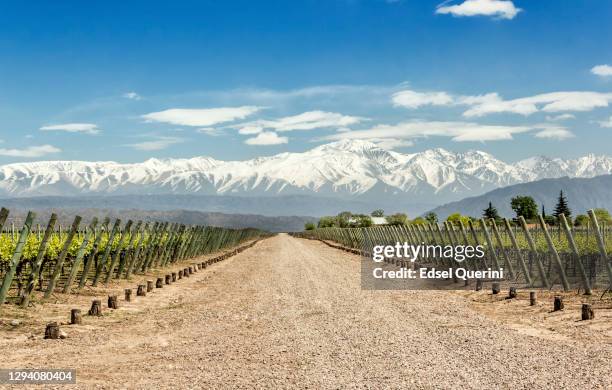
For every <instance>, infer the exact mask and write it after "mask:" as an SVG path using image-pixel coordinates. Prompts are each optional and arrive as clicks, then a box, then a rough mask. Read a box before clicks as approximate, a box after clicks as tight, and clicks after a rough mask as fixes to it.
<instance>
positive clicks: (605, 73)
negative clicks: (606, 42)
mask: <svg viewBox="0 0 612 390" xmlns="http://www.w3.org/2000/svg"><path fill="white" fill-rule="evenodd" d="M591 73H593V74H594V75H596V76H600V77H611V76H612V66H610V65H606V64H604V65H595V66H594V67H592V68H591Z"/></svg>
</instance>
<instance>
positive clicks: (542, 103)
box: [459, 91, 612, 118]
mask: <svg viewBox="0 0 612 390" xmlns="http://www.w3.org/2000/svg"><path fill="white" fill-rule="evenodd" d="M610 101H612V93H600V92H589V91H571V92H551V93H544V94H540V95H534V96H530V97H524V98H518V99H512V100H504V99H502V98H501V97H500V96H499V95H498V94H497V93H492V94H487V95H484V96H482V97H480V101H476V100H474V99H470V97H467V98H463V99H459V104H462V103H463V104H468V105H471V108H469V109H468V110H467V111H465V112H464V113H463V116H465V117H468V118H469V117H480V116H483V115H487V114H494V113H514V114H520V115H525V116H527V115H531V114H533V113H535V112H538V111H545V112H563V111H591V110H594V109H595V108H601V107H608V104H609V103H610Z"/></svg>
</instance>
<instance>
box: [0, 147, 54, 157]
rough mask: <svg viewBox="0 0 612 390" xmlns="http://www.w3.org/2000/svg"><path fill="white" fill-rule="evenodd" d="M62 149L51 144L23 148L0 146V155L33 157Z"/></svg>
mask: <svg viewBox="0 0 612 390" xmlns="http://www.w3.org/2000/svg"><path fill="white" fill-rule="evenodd" d="M61 151H62V150H61V149H59V148H56V147H55V146H53V145H40V146H28V147H27V148H25V149H5V148H0V156H7V157H25V158H35V157H42V156H44V155H47V154H52V153H59V152H61Z"/></svg>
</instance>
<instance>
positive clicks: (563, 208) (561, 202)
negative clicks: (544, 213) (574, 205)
mask: <svg viewBox="0 0 612 390" xmlns="http://www.w3.org/2000/svg"><path fill="white" fill-rule="evenodd" d="M561 214H563V215H565V218H567V219H568V220H569V221H571V219H572V210H570V208H569V206H568V204H567V199H566V198H565V196H564V195H563V191H561V192H559V198H558V199H557V205H556V206H555V212H554V213H553V215H554V216H555V218H556V219H559V216H560V215H561Z"/></svg>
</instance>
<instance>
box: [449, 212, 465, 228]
mask: <svg viewBox="0 0 612 390" xmlns="http://www.w3.org/2000/svg"><path fill="white" fill-rule="evenodd" d="M446 220H447V221H448V222H450V223H452V224H453V225H459V223H462V224H463V225H464V226H467V224H468V223H469V222H470V217H468V216H466V215H461V214H459V213H454V214H451V215H449V216H448V218H446Z"/></svg>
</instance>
